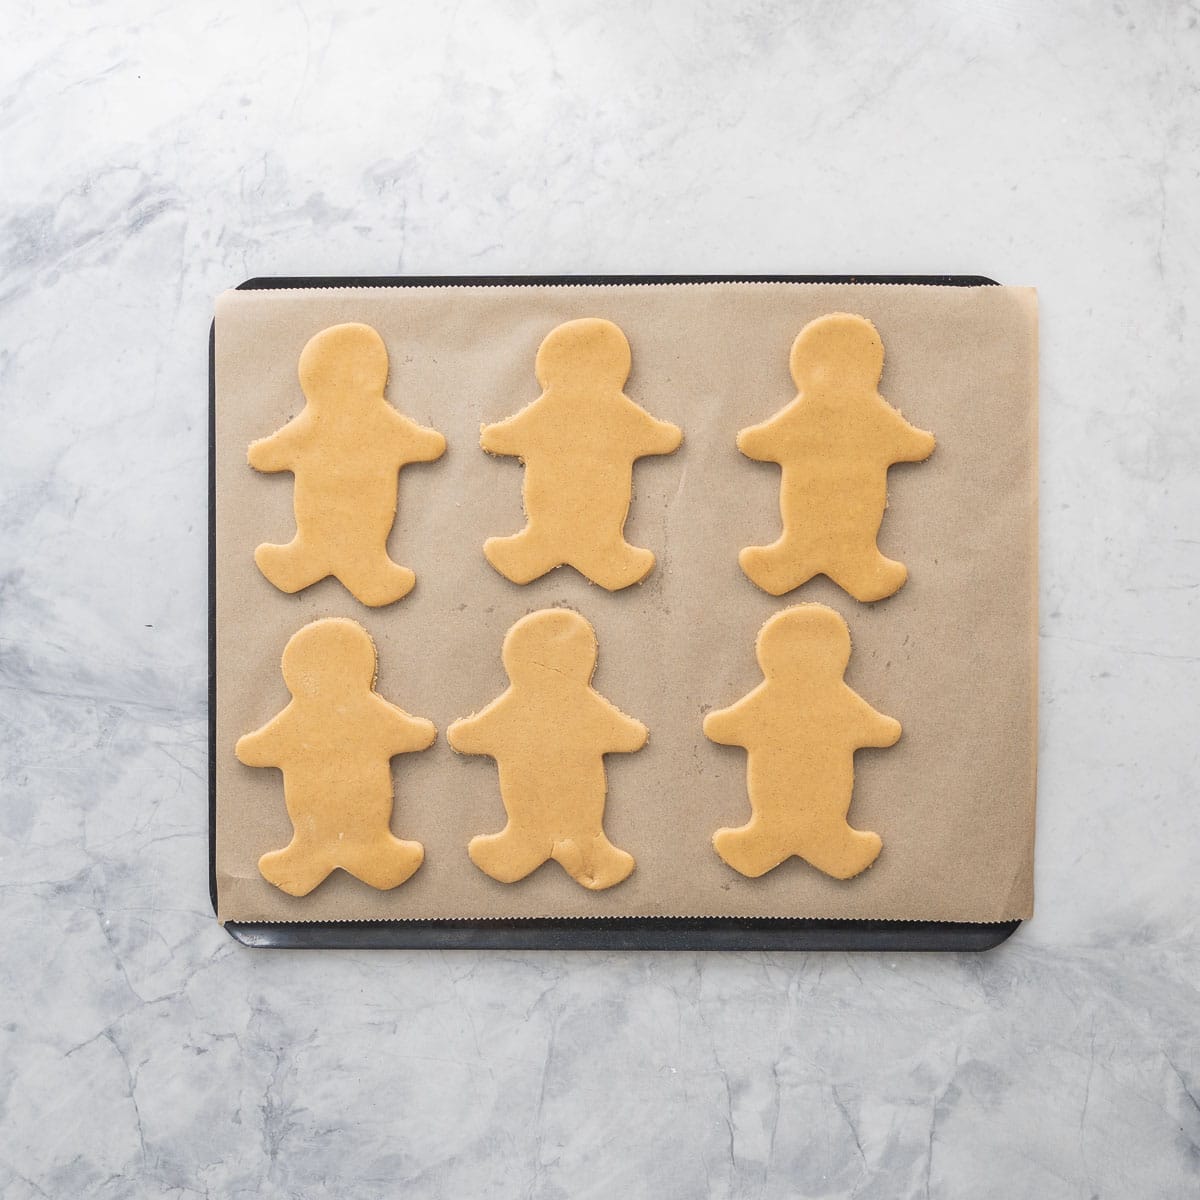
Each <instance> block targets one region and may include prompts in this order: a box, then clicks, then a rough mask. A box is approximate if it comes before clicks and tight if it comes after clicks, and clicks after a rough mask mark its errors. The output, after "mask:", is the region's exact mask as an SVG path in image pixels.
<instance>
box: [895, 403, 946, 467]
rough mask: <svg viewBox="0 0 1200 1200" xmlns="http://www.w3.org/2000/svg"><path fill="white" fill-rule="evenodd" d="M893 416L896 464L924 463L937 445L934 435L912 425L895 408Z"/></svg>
mask: <svg viewBox="0 0 1200 1200" xmlns="http://www.w3.org/2000/svg"><path fill="white" fill-rule="evenodd" d="M891 414H892V420H891V425H892V430H891V432H892V445H893V450H892V453H893V456H894V457H893V461H894V462H924V461H925V459H927V458H928V457H929V456H930V455H931V454H932V453H933V449H934V447H935V446H936V445H937V439H936V438H935V437H934V436H933V434H932V433H926V432H925V430H924V429H918V428H917V427H916V426H915V425H910V424H909V423H908V422H907V421H906V420H905V419H904V418H903V417H902V416H901V415H900V414H899V413H898V412H897V411H896V410H895V409H894V408H893V409H892V410H891Z"/></svg>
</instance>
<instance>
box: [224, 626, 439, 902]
mask: <svg viewBox="0 0 1200 1200" xmlns="http://www.w3.org/2000/svg"><path fill="white" fill-rule="evenodd" d="M376 661H377V660H376V655H375V644H374V643H373V642H372V641H371V636H370V634H368V633H367V631H366V630H365V629H364V628H363V627H362V626H361V625H359V624H358V623H357V622H356V621H350V620H347V619H346V618H345V617H327V618H325V619H324V620H320V621H313V622H312V623H311V624H310V625H306V626H305V627H304V628H303V629H301V630H300V631H299V632H298V633H296V634H293V635H292V637H291V639H290V640H289V641H288V644H287V646H286V647H285V648H284V651H283V679H284V682H285V683H286V684H287V686H288V691H290V692H291V693H292V701H291V703H290V704H289V705H288V706H287V707H286V708H285V709H284V710H283V712H281V713H280V714H279V715H278V716H276V717H273V718H272V719H271V720H270V721H268V722H267V723H266V724H265V725H264V726H263V727H262V728H261V729H259V730H257V731H255V732H254V733H248V734H246V735H245V737H242V738H239V739H238V743H237V748H236V751H235V752H236V754H237V756H238V758H239V759H241V761H242V762H244V763H245V764H246V766H248V767H278V768H279V769H280V770H281V771H282V772H283V795H284V800H285V802H286V804H287V811H288V816H289V817H291V819H292V825H293V826H294V827H295V834H294V836H293V837H292V841H291V844H290V845H288V846H287V847H286V849H283V850H274V851H272V852H271V853H269V854H264V855H263V856H262V858H260V859H259V860H258V869H259V870H260V871H261V872H262V875H263V878H264V879H266V880H267V881H268V882H269V883H273V884H274V885H275V886H276V887H277V888H281V889H282V890H283V891H285V892H288V893H290V894H291V895H293V896H306V895H308V893H309V892H311V891H312V890H313V888H315V887H316V886H317V885H318V884H319V883H321V882H323V881H324V879H325V878H326V876H328V875H329V874H330V873H331V872H332V871H334V870H335V869H336V868H337V867H341V868H342V869H343V870H344V871H348V872H349V873H350V874H351V875H354V876H356V877H357V878H358V879H361V880H362V881H363V883H366V884H370V886H371V887H373V888H378V889H379V890H380V891H386V890H388V889H389V888H394V887H399V885H400V884H402V883H403V882H404V881H405V880H406V879H407V878H408V877H409V876H410V875H412V873H413V872H414V871H415V870H416V869H417V868H418V867H419V866H420V865H421V862H422V860H423V859H424V857H425V851H424V849H423V847H422V846H421V844H420V843H419V842H405V841H401V840H400V839H399V838H398V837H395V836H394V835H393V834H392V831H391V828H390V823H391V818H392V769H391V760H392V758H393V757H394V756H395V755H397V754H408V753H410V752H411V751H414V750H424V749H426V748H427V747H429V746H431V745H432V744H433V741H434V739H435V738H436V737H437V730H436V729H435V728H434V727H433V722H432V721H426V720H425V719H424V718H422V717H410V716H409V715H408V713H406V712H405V711H404V710H403V709H401V708H397V707H396V706H395V705H394V704H389V703H388V702H387V701H386V700H385V699H383V697H382V696H380V695H379V694H378V693H377V692H376V691H375V667H376Z"/></svg>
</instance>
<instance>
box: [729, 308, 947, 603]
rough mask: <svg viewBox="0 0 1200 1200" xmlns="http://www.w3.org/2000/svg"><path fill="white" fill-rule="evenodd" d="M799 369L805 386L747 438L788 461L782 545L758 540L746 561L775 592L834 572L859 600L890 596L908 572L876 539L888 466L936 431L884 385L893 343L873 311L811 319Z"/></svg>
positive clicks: (765, 454)
mask: <svg viewBox="0 0 1200 1200" xmlns="http://www.w3.org/2000/svg"><path fill="white" fill-rule="evenodd" d="M791 369H792V378H793V379H794V380H795V382H796V387H797V388H798V389H799V393H800V394H799V395H798V396H797V397H796V399H795V400H793V401H792V402H791V403H790V404H789V405H787V407H786V408H783V409H781V410H780V411H779V412H778V413H776V414H775V416H773V417H772V418H771V419H770V420H769V421H764V422H763V423H762V424H761V425H752V426H750V427H749V428H747V429H743V430H742V431H741V432H740V433H739V434H738V438H737V444H738V449H739V450H740V451H741V452H742V453H743V454H744V455H746V457H747V458H754V459H758V460H760V461H762V462H776V463H779V464H780V465H781V466H782V467H783V478H782V481H781V484H780V489H779V511H780V513H781V514H782V516H783V533H782V535H781V536H780V538H779V540H778V541H777V542H775V543H774V544H773V545H770V546H748V547H747V548H746V549H744V550H743V551H742V552H741V554H740V555H739V556H738V561H739V562H740V563H741V565H742V570H743V571H745V573H746V574H747V575H748V576H749V577H750V578H751V579H752V580H753V581H754V582H755V583H756V584H758V586H759V587H760V588H762V589H763V591H766V592H770V593H771V595H772V596H782V595H783V594H784V593H785V592H790V591H791V590H792V589H793V588H797V587H799V586H800V585H801V584H802V583H806V582H807V581H808V580H810V579H811V578H812V577H813V576H814V575H821V574H824V575H828V576H829V578H830V579H832V580H833V581H834V583H836V584H837V585H838V586H839V587H841V588H843V589H844V590H845V591H847V592H849V593H850V595H852V596H853V597H854V598H855V599H856V600H862V601H871V600H882V599H883V598H884V597H885V596H890V595H892V594H893V593H894V592H897V591H899V589H900V588H901V587H902V586H903V585H904V581H905V580H906V579H907V578H908V570H907V568H906V567H905V566H904V564H903V563H900V562H894V561H893V560H892V559H890V558H885V557H884V556H883V555H882V554H881V553H880V552H879V547H878V546H877V545H876V542H875V538H876V536H877V535H878V533H879V526H880V523H881V522H882V521H883V512H884V509H886V508H887V472H888V467H889V466H891V464H892V463H898V462H921V461H922V460H924V459H926V458H928V457H929V456H930V455H931V454H932V453H933V449H934V446H935V444H936V443H935V440H934V436H933V434H931V433H925V432H924V431H923V430H920V429H916V428H914V427H913V426H912V425H910V424H909V423H908V422H907V421H906V420H905V419H904V418H903V417H902V416H901V415H900V413H899V412H897V410H896V409H894V408H893V407H892V406H891V405H890V404H888V402H887V401H886V400H884V398H883V397H882V396H881V395H880V394H879V393H878V391H877V390H876V385H877V384H878V383H879V378H880V376H881V375H882V373H883V342H882V341H880V338H879V334H878V333H877V332H876V330H875V326H874V325H872V324H871V322H870V321H868V320H867V319H866V318H865V317H858V316H853V315H851V314H850V313H830V314H829V315H828V316H824V317H818V318H817V319H816V320H815V321H810V322H809V324H807V325H806V326H805V327H804V328H803V329H802V330H801V331H800V335H799V336H798V337H797V338H796V340H795V342H794V343H793V345H792V355H791Z"/></svg>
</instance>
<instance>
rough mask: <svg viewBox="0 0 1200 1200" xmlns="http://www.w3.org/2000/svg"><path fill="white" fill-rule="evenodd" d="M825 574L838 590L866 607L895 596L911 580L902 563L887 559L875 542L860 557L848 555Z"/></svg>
mask: <svg viewBox="0 0 1200 1200" xmlns="http://www.w3.org/2000/svg"><path fill="white" fill-rule="evenodd" d="M825 573H826V574H827V575H828V576H829V578H830V579H832V580H833V582H834V583H836V584H837V585H838V587H840V588H842V589H843V590H844V591H847V592H849V593H850V595H852V596H853V597H854V598H855V600H861V601H862V602H863V603H864V604H869V603H870V602H871V601H872V600H883V599H884V598H885V597H887V596H891V595H894V594H895V593H896V592H898V591H899V590H900V589H901V588H902V587H903V586H904V582H905V580H906V579H907V578H908V568H907V567H906V566H905V565H904V564H903V563H902V562H896V561H894V560H893V559H890V558H885V557H884V556H883V555H882V554H880V553H879V549H878V547H877V546H876V545H875V544H874V542H872V543H871V545H870V546H868V547H865V548H864V549H863V550H862V551H861V552H860V553H857V554H853V555H844V556H843V557H842V558H841V561H840V562H838V563H837V564H836V565H835V564H831V565H830V566H829V567H828V568H827V569H826V572H825Z"/></svg>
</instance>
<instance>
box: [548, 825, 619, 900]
mask: <svg viewBox="0 0 1200 1200" xmlns="http://www.w3.org/2000/svg"><path fill="white" fill-rule="evenodd" d="M551 857H552V858H553V859H554V860H555V861H556V862H559V863H561V864H562V867H563V869H564V870H565V871H566V872H567V874H568V875H570V876H571V878H572V879H574V880H575V882H576V883H579V884H582V885H583V886H584V887H585V888H588V889H589V890H591V891H593V892H601V891H603V890H604V889H605V888H610V887H613V886H614V885H616V884H618V883H620V882H621V881H622V880H623V879H628V878H629V876H630V874H631V873H632V872H633V867H634V861H633V855H632V854H627V853H626V852H625V851H624V850H619V849H618V848H617V847H616V846H614V845H613V844H612V842H610V841H609V840H608V838H607V837H605V836H604V834H603V833H600V834H597V835H596V836H595V837H593V838H588V839H576V838H567V839H565V840H563V841H561V842H556V843H555V844H554V852H553V854H552V855H551Z"/></svg>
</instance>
